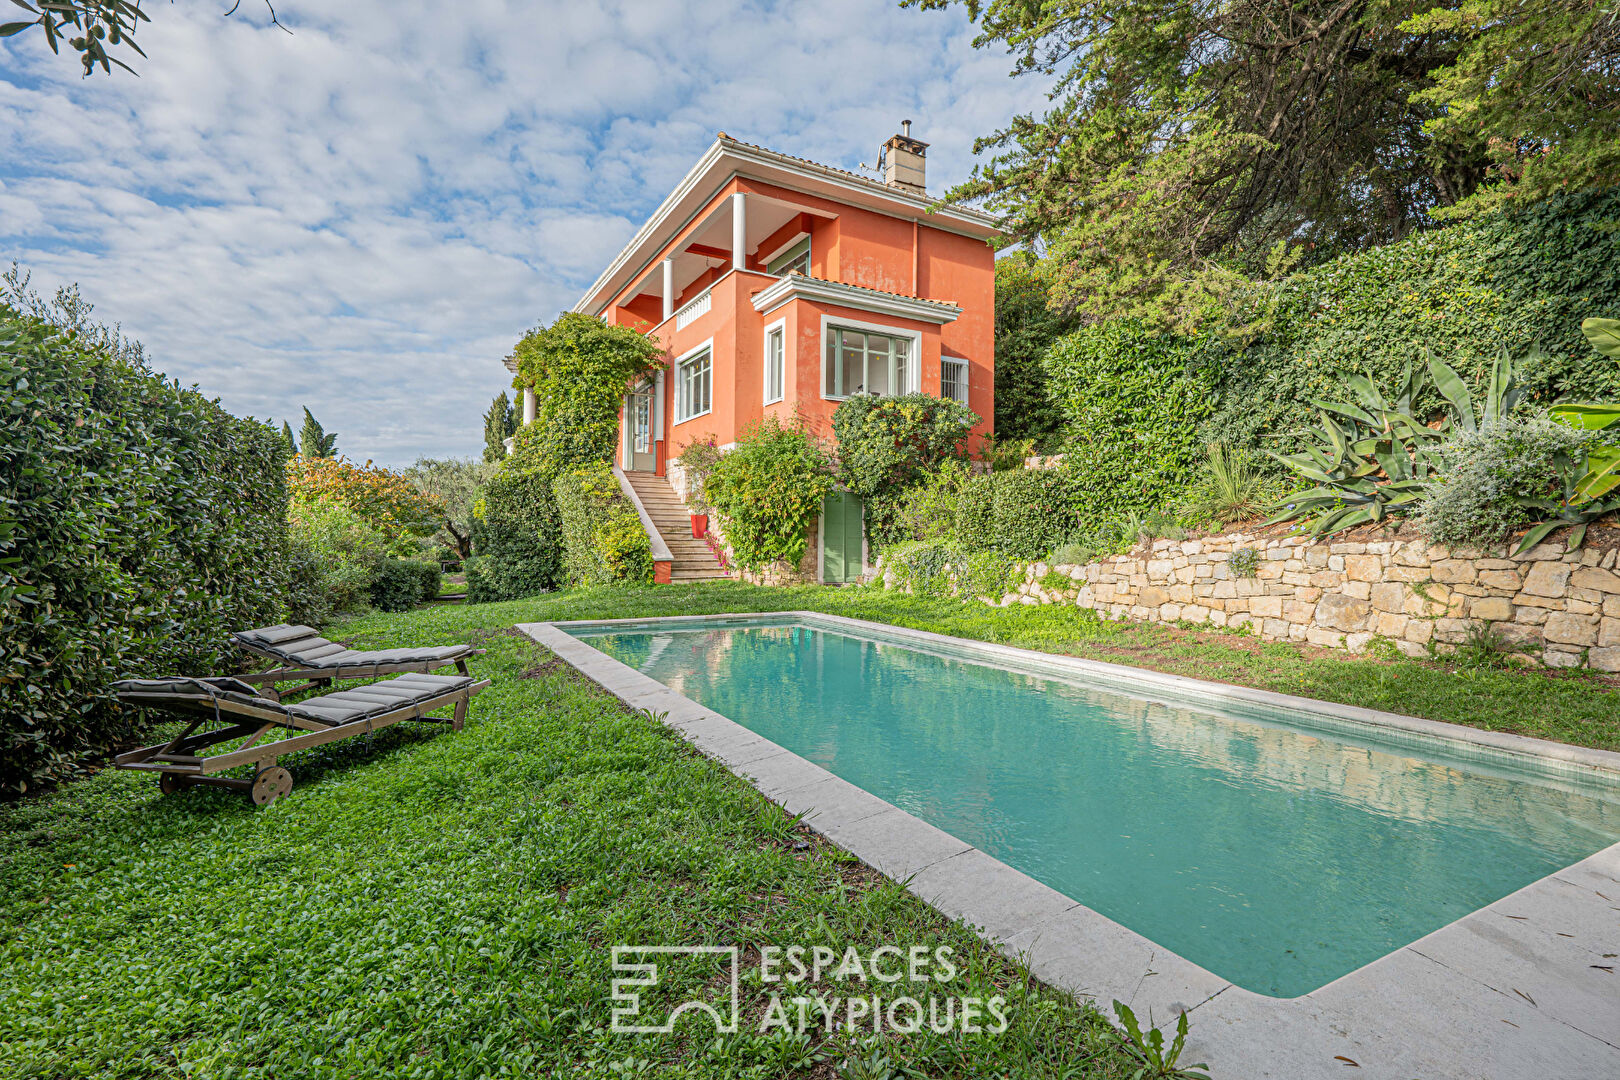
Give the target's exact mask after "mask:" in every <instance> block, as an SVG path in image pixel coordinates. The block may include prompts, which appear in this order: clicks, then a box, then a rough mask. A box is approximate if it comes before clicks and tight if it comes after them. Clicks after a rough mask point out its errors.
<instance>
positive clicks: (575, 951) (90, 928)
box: [0, 593, 1131, 1078]
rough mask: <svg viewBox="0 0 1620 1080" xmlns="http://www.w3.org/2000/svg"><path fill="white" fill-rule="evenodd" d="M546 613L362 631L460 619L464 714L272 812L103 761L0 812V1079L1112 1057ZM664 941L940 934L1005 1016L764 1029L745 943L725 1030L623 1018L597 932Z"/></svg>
mask: <svg viewBox="0 0 1620 1080" xmlns="http://www.w3.org/2000/svg"><path fill="white" fill-rule="evenodd" d="M648 595H649V596H654V595H657V594H653V593H649V594H648ZM677 595H681V594H676V593H670V594H669V598H670V599H671V600H673V599H674V598H675V597H676V596H677ZM716 599H717V600H718V597H716ZM660 602H662V601H660ZM564 603H565V604H566V603H568V602H566V601H565V602H564ZM576 603H577V604H588V603H589V601H588V600H587V599H586V598H583V597H582V598H576ZM569 610H570V611H571V612H572V613H578V612H579V611H581V610H583V608H581V607H579V606H573V607H570V608H569ZM533 613H534V606H533V605H532V604H531V605H503V606H480V607H471V608H469V607H434V608H429V609H425V610H421V611H417V612H412V613H406V614H401V615H375V616H371V617H368V618H366V619H364V620H361V621H360V622H357V623H354V624H352V625H351V626H349V627H347V628H346V630H347V633H348V634H349V635H354V636H358V637H360V638H361V639H362V640H364V641H365V642H366V643H367V644H370V645H376V646H395V645H409V644H420V643H427V642H443V641H455V640H467V639H469V638H472V639H476V640H478V641H479V643H480V644H482V645H484V646H485V647H487V648H488V650H489V651H488V653H487V655H485V656H484V657H481V658H479V659H478V660H477V661H476V662H475V671H476V674H478V675H479V676H481V677H484V678H489V679H492V680H494V683H493V685H492V686H491V687H490V688H489V689H487V690H485V691H484V692H483V693H482V694H480V695H479V697H478V698H477V699H476V700H475V702H474V707H473V709H472V712H471V715H470V717H469V720H468V724H467V727H466V729H465V730H464V731H462V732H460V733H451V732H449V731H448V730H445V729H441V728H431V729H428V728H415V727H410V728H407V726H405V725H401V727H396V728H391V729H388V730H387V731H385V732H383V733H380V734H378V735H376V736H370V737H361V738H357V739H353V740H347V741H345V742H342V743H338V744H334V745H333V746H331V747H324V748H320V749H318V750H314V751H308V752H305V753H303V754H300V755H295V756H293V757H291V758H288V759H286V761H285V764H287V765H288V766H289V767H290V768H291V769H292V770H293V771H294V775H295V776H296V778H297V786H296V787H295V788H294V790H293V792H292V794H291V796H290V797H288V798H284V799H282V800H281V801H280V802H278V803H276V804H274V805H273V806H271V807H268V808H265V809H254V808H252V807H250V806H249V805H247V804H246V802H245V801H243V800H242V799H241V798H240V797H239V796H234V795H230V794H227V793H224V792H219V791H213V790H206V789H205V790H196V791H189V792H185V793H181V794H178V795H175V796H171V797H160V796H159V795H158V793H157V788H156V785H155V783H154V782H153V781H152V780H151V779H150V778H149V777H145V776H140V775H136V774H131V773H127V772H119V771H115V770H110V769H109V770H104V771H102V772H100V773H98V774H96V775H94V776H92V777H90V778H89V779H87V780H84V781H82V782H78V783H74V784H70V785H66V786H64V787H62V788H60V789H57V790H56V791H53V792H50V793H47V794H46V795H44V796H41V797H37V798H34V799H30V800H27V801H24V802H21V803H16V804H12V805H10V806H7V807H4V808H0V897H3V899H0V970H3V971H4V975H3V976H0V1075H3V1076H8V1077H9V1076H17V1077H23V1076H39V1077H69V1076H105V1077H136V1076H139V1077H150V1076H180V1075H190V1076H205V1077H272V1076H273V1077H292V1076H297V1077H306V1076H311V1077H340V1076H341V1077H369V1076H398V1077H472V1076H484V1075H512V1076H523V1077H529V1076H570V1077H575V1076H580V1077H597V1076H600V1077H626V1076H643V1075H659V1076H682V1077H760V1078H774V1077H829V1076H850V1077H856V1076H873V1077H888V1076H895V1077H898V1076H923V1075H926V1076H931V1077H964V1078H965V1077H980V1076H1018V1077H1025V1076H1027V1077H1059V1076H1071V1077H1097V1078H1107V1077H1120V1076H1125V1075H1129V1073H1130V1071H1131V1070H1130V1068H1128V1066H1127V1059H1126V1058H1125V1056H1124V1055H1123V1052H1122V1051H1121V1049H1120V1048H1119V1045H1118V1043H1117V1041H1116V1040H1115V1038H1114V1037H1113V1035H1112V1034H1111V1030H1110V1029H1109V1027H1108V1026H1107V1024H1106V1023H1105V1022H1104V1021H1103V1020H1102V1019H1101V1017H1100V1016H1099V1015H1098V1014H1097V1013H1096V1012H1095V1011H1094V1010H1093V1009H1092V1008H1091V1007H1090V1006H1089V1005H1085V1004H1081V1003H1079V1002H1077V1001H1076V1000H1075V999H1073V998H1070V997H1068V996H1066V995H1063V994H1060V993H1058V992H1056V991H1053V990H1051V989H1049V988H1046V987H1043V986H1041V985H1040V984H1038V983H1034V982H1032V981H1031V980H1029V979H1028V978H1027V975H1026V973H1024V972H1023V971H1021V970H1020V969H1019V968H1018V967H1016V966H1015V965H1013V964H1012V963H1010V962H1008V961H1007V960H1005V959H1004V958H1002V957H1001V956H1000V955H999V954H998V953H996V952H995V951H993V950H991V949H990V948H988V947H987V946H985V945H983V944H982V943H980V942H979V941H978V940H977V938H976V937H975V936H974V935H973V934H972V933H971V932H970V931H968V930H967V929H965V928H964V927H962V926H959V925H952V924H950V923H947V922H946V921H945V920H944V919H943V918H941V917H940V916H939V915H937V913H935V912H933V911H932V910H931V909H929V908H927V907H926V906H924V905H923V904H922V903H921V902H919V901H917V900H916V899H914V898H913V897H911V896H910V895H909V894H908V893H906V892H905V891H904V890H903V889H901V888H900V887H898V886H896V885H895V884H893V883H891V882H887V881H885V880H883V879H881V878H879V877H877V876H876V875H875V874H873V873H872V872H871V871H869V870H867V869H866V868H864V867H862V866H861V865H859V864H858V863H855V862H853V861H852V860H850V859H849V857H848V856H846V855H844V854H843V853H841V852H839V851H838V850H836V849H834V848H832V847H830V846H828V845H826V844H825V843H823V842H821V841H819V840H817V839H816V838H815V837H813V835H811V834H809V833H808V832H806V831H804V830H802V829H800V828H799V827H797V826H796V824H795V822H794V821H792V820H791V819H790V818H789V817H788V816H787V815H786V814H784V813H783V812H782V811H781V810H780V809H779V808H777V807H775V806H774V805H772V804H770V803H768V802H767V801H766V800H765V799H763V798H762V797H761V796H760V795H758V794H757V793H756V792H754V791H753V790H752V789H751V788H749V787H748V786H747V785H745V784H744V783H742V782H741V781H739V780H738V779H736V778H735V777H733V776H732V775H731V774H730V773H729V772H727V771H726V770H725V769H723V768H721V767H720V766H718V765H716V764H714V763H712V762H710V761H708V760H707V759H705V758H703V757H701V756H699V755H698V754H696V753H695V752H693V751H692V750H691V749H690V748H689V747H687V746H686V745H685V744H684V743H682V742H681V741H680V740H679V739H677V738H676V737H674V736H673V735H672V734H670V733H669V732H668V731H667V730H666V729H665V728H664V727H663V726H662V725H661V724H659V723H658V722H657V721H656V720H655V719H653V718H651V717H649V716H647V715H646V714H640V713H634V712H630V711H628V710H626V709H624V708H622V707H621V706H620V705H619V704H618V703H617V702H616V701H614V700H612V699H609V698H607V697H606V696H604V695H603V694H602V693H600V692H599V691H598V690H596V689H595V688H594V687H593V686H591V685H590V684H588V683H586V682H585V681H584V680H583V679H581V678H580V677H579V676H577V675H576V674H574V673H573V672H572V671H571V670H570V669H567V668H565V667H563V666H561V665H560V664H558V663H557V662H556V661H555V660H553V659H551V658H550V657H549V655H548V654H546V653H545V652H544V650H542V649H540V648H539V647H538V646H535V645H533V644H532V643H530V642H529V641H528V640H527V639H525V638H521V637H517V636H514V635H513V634H511V633H510V632H501V630H500V628H501V627H502V626H504V625H509V624H510V622H511V621H512V619H513V618H514V617H516V616H518V615H522V616H523V617H529V616H530V615H532V614H533ZM484 628H490V630H485V629H484ZM491 631H493V632H491ZM656 943H672V944H700V943H701V944H735V945H738V946H740V947H742V948H743V949H744V950H747V951H748V952H746V953H745V956H748V955H752V950H756V949H758V948H759V947H760V946H763V945H767V944H773V943H774V944H783V945H786V944H802V945H806V946H814V945H826V946H828V947H830V948H832V949H834V950H836V951H837V952H839V953H840V954H841V953H842V952H843V951H844V950H845V949H846V948H848V947H850V946H854V947H857V948H860V949H861V950H863V952H869V951H870V950H871V949H873V948H876V947H877V946H879V945H884V944H893V945H898V946H901V947H910V946H913V945H921V946H925V947H927V948H928V949H934V948H938V947H950V948H951V949H953V950H954V952H955V960H956V963H957V964H958V965H959V967H960V968H961V971H960V974H959V975H958V976H957V977H956V979H955V980H953V981H951V982H950V983H948V984H946V985H944V986H943V987H940V988H939V990H938V992H940V993H948V994H954V995H966V996H980V997H990V996H993V995H997V994H999V995H1002V996H1003V997H1004V998H1005V999H1006V1001H1007V1006H1006V1010H1007V1015H1008V1019H1009V1021H1010V1027H1009V1029H1008V1030H1007V1031H1006V1032H1005V1033H1004V1034H1001V1035H990V1034H982V1035H968V1036H962V1035H957V1036H941V1035H935V1034H932V1033H928V1032H926V1030H925V1031H924V1032H923V1033H919V1034H915V1035H908V1036H892V1035H885V1036H881V1037H873V1036H871V1035H870V1034H868V1035H865V1036H864V1037H863V1036H855V1035H845V1034H840V1033H835V1034H833V1035H828V1034H826V1033H824V1032H823V1030H822V1029H821V1028H820V1027H816V1026H812V1027H811V1029H810V1032H809V1033H808V1034H807V1035H806V1036H804V1037H798V1036H796V1035H784V1034H781V1033H772V1034H769V1035H760V1034H757V1033H751V1031H757V1025H758V1019H759V1017H760V1015H761V1014H762V1010H763V1008H764V1005H765V1000H766V999H765V988H764V987H763V985H762V984H761V983H760V981H759V976H758V974H757V972H758V968H757V966H754V967H752V968H751V967H750V966H749V965H748V964H747V963H745V964H744V967H743V972H744V983H743V1001H744V1021H743V1027H742V1033H740V1034H738V1035H735V1036H728V1037H726V1038H723V1039H717V1038H715V1037H714V1034H713V1031H712V1028H711V1029H710V1031H709V1032H708V1033H707V1034H705V1032H704V1031H703V1030H702V1028H701V1026H700V1025H699V1024H697V1023H696V1022H695V1021H694V1022H691V1023H683V1024H682V1026H681V1027H680V1028H679V1029H678V1030H677V1033H676V1034H674V1035H669V1036H635V1035H614V1034H610V1033H609V1032H608V1030H607V1026H608V1022H609V1010H610V1003H609V999H608V993H609V986H610V978H611V958H610V948H611V946H612V945H615V944H656ZM751 971H752V975H750V972H751ZM716 975H717V972H716V968H715V965H714V964H713V963H709V964H707V965H704V964H698V965H696V966H695V967H688V968H683V969H681V970H678V971H676V972H675V973H673V974H671V973H668V972H666V974H665V978H666V980H667V981H666V982H665V983H664V984H662V985H661V986H660V988H659V990H658V991H656V992H648V993H647V1000H648V1001H649V1002H651V1003H653V1005H654V1006H656V1005H658V1004H662V1005H663V1006H664V1007H665V1008H666V1009H667V1008H668V1007H669V1006H670V1005H671V1004H673V1003H675V1002H677V1001H679V1000H682V999H683V998H684V996H685V995H686V994H687V993H691V992H695V993H697V994H698V995H699V996H700V997H703V998H705V999H709V1000H716V999H719V998H720V997H722V996H723V990H722V988H721V987H720V986H719V984H718V983H717V981H716ZM822 989H823V990H824V991H826V992H831V993H835V994H848V993H855V994H861V993H865V994H870V993H872V992H873V987H871V986H868V985H865V984H852V985H847V986H843V987H840V986H839V985H837V984H833V985H827V984H825V983H824V984H823V986H822ZM902 1070H911V1071H902Z"/></svg>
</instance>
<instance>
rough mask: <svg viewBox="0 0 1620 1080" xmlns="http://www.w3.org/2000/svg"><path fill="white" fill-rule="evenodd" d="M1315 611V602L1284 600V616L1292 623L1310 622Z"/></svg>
mask: <svg viewBox="0 0 1620 1080" xmlns="http://www.w3.org/2000/svg"><path fill="white" fill-rule="evenodd" d="M1315 611H1316V605H1315V604H1308V603H1306V602H1305V601H1303V600H1285V601H1283V606H1282V616H1283V618H1285V619H1287V620H1288V621H1289V622H1291V623H1308V622H1310V621H1311V616H1312V615H1313V614H1314V613H1315Z"/></svg>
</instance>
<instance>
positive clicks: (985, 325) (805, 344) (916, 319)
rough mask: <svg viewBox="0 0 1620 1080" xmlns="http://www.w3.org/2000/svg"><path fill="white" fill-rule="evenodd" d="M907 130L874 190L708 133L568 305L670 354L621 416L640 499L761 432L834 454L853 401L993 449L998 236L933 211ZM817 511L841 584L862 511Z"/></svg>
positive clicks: (627, 466)
mask: <svg viewBox="0 0 1620 1080" xmlns="http://www.w3.org/2000/svg"><path fill="white" fill-rule="evenodd" d="M905 129H906V130H905V133H903V134H898V135H895V136H893V137H892V138H890V139H889V140H888V141H887V142H886V143H885V144H884V146H883V148H882V152H881V157H880V169H881V172H882V179H881V180H880V179H877V178H876V177H865V176H860V175H857V174H855V173H851V172H847V171H845V170H842V169H836V168H831V167H828V166H825V165H820V164H817V163H815V162H811V161H806V160H803V159H801V158H796V157H790V156H788V155H786V154H781V153H777V152H775V151H772V150H767V149H764V148H762V147H758V146H753V145H750V144H747V143H743V142H739V141H737V140H735V139H732V138H730V137H728V136H727V135H726V134H725V133H724V132H722V133H720V135H719V136H718V137H717V138H716V140H715V142H714V144H713V145H712V146H711V147H710V148H709V149H708V151H707V152H706V153H705V154H704V155H703V157H702V158H701V159H700V160H699V161H698V162H697V164H696V165H695V166H693V168H692V170H691V171H690V172H688V173H687V174H686V176H685V177H684V178H683V179H682V180H681V182H680V184H678V185H677V186H676V188H675V190H674V191H673V192H671V193H670V195H669V197H668V198H667V199H665V200H664V202H663V204H662V205H661V206H659V207H658V209H657V211H656V212H654V214H653V215H652V217H651V218H649V219H648V221H647V222H646V224H644V225H643V226H642V227H641V229H640V230H639V231H638V232H637V233H636V234H635V236H634V237H633V238H632V239H631V240H630V242H629V243H628V244H627V245H626V246H625V248H624V249H623V250H622V251H621V252H620V253H619V254H618V255H617V256H616V257H615V258H614V259H613V261H612V263H610V264H609V265H608V267H607V268H606V269H605V270H603V272H602V274H601V276H600V277H599V278H597V280H596V282H595V283H594V284H593V285H592V286H591V287H590V289H589V290H588V291H587V292H586V293H585V295H584V296H583V297H582V298H581V299H580V301H579V303H578V304H576V305H575V307H574V310H575V311H580V312H584V313H587V314H590V315H595V316H599V317H601V318H603V319H605V320H606V321H608V322H610V323H614V324H618V325H623V326H629V327H633V328H634V329H636V330H638V331H640V332H642V333H645V334H648V335H650V336H652V337H655V338H656V339H657V340H658V341H659V343H660V344H661V345H662V346H663V347H664V349H665V353H666V356H667V359H668V363H667V366H666V368H665V369H664V370H661V371H660V372H658V373H657V374H656V375H655V376H653V377H652V378H649V379H648V380H646V381H645V382H643V383H641V384H640V385H637V386H634V387H631V388H629V390H628V392H627V394H626V397H625V404H624V409H623V412H622V414H621V417H620V439H619V461H618V464H619V466H620V468H621V469H622V470H623V471H624V472H625V473H626V474H627V475H628V478H629V479H630V480H631V481H634V482H635V483H636V487H637V488H638V489H644V488H646V487H647V486H648V484H649V482H650V481H651V479H652V478H653V477H667V476H668V475H669V472H670V462H671V461H672V460H673V459H676V458H678V457H679V456H680V453H681V450H682V448H684V447H685V446H686V445H688V444H689V443H691V442H693V441H694V440H709V439H713V440H714V441H715V442H716V443H717V444H718V445H720V446H722V447H724V446H726V445H728V444H731V443H734V442H735V441H736V440H737V438H738V436H739V434H740V433H741V432H742V431H744V430H745V429H746V428H747V427H748V426H749V425H750V424H752V423H754V422H756V421H758V420H760V419H761V418H763V417H766V416H775V417H777V418H779V419H781V420H783V421H784V422H788V421H792V420H793V419H795V418H798V419H799V420H801V421H802V422H804V423H806V424H807V425H808V426H809V427H810V429H811V430H812V431H814V432H816V433H817V434H820V435H824V436H826V437H828V438H830V437H831V435H832V416H833V413H834V411H835V410H836V409H837V407H838V404H839V403H840V402H841V401H843V400H845V399H846V398H849V397H851V396H853V395H857V394H901V393H910V392H917V391H920V392H922V393H925V394H936V395H940V396H943V397H950V398H955V399H956V400H958V401H961V402H963V403H965V404H966V405H968V406H969V407H970V408H972V409H973V411H974V412H976V413H977V414H978V415H979V416H980V417H982V418H983V419H982V420H981V422H980V423H979V424H978V426H977V427H975V428H974V431H975V433H977V434H981V435H982V434H988V433H990V431H991V424H992V420H991V418H992V409H993V404H994V385H995V355H994V344H995V334H994V323H995V258H994V254H993V251H992V249H991V247H990V244H989V241H991V240H992V239H993V238H995V237H996V236H997V235H998V229H997V226H996V223H995V220H994V219H993V218H991V217H989V216H988V215H985V214H982V213H979V212H977V211H974V210H970V209H965V208H958V207H941V206H938V205H937V203H936V202H935V201H934V200H933V199H931V198H930V197H929V196H928V194H927V191H926V172H925V170H926V152H927V144H926V143H922V142H919V141H918V140H916V139H913V138H911V137H910V134H909V129H910V122H909V121H908V122H907V123H906V125H905ZM526 413H530V414H531V415H532V412H531V410H530V409H529V408H526ZM528 418H529V415H526V417H525V419H528ZM676 471H677V473H678V469H677V470H676ZM828 509H829V512H828V513H826V514H823V525H824V527H823V529H822V530H821V531H822V532H823V533H824V532H825V531H826V530H825V525H826V523H827V522H828V521H829V520H833V521H835V523H836V524H837V525H838V528H837V531H838V532H839V534H840V538H837V539H833V540H828V539H826V538H824V537H823V538H820V539H818V542H817V544H816V548H817V552H816V559H817V562H818V569H817V571H816V577H817V579H818V580H823V581H839V580H852V579H853V578H854V577H855V576H858V575H859V573H860V572H861V570H862V569H864V565H865V557H864V555H865V553H864V550H863V549H862V548H861V546H860V531H861V530H860V513H861V511H860V507H859V506H858V505H856V504H853V503H852V501H851V500H849V499H848V498H847V497H846V498H841V501H840V505H839V506H837V507H829V508H828ZM851 520H853V525H852V526H851V525H850V524H849V522H850V521H851ZM851 545H853V550H851ZM829 548H831V549H835V550H830V551H829V550H827V549H829Z"/></svg>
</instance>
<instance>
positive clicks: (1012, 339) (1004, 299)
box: [995, 251, 1079, 449]
mask: <svg viewBox="0 0 1620 1080" xmlns="http://www.w3.org/2000/svg"><path fill="white" fill-rule="evenodd" d="M1047 269H1048V266H1047V264H1043V263H1042V262H1041V261H1040V260H1039V259H1036V258H1035V257H1034V255H1033V254H1032V253H1030V252H1023V251H1021V252H1014V253H1012V254H1009V255H1005V256H1003V257H1002V258H1000V259H997V260H996V423H995V432H996V438H997V439H1000V440H1005V439H1013V440H1023V439H1033V440H1034V441H1035V444H1036V446H1037V447H1040V448H1042V449H1047V448H1050V447H1052V446H1053V445H1054V444H1055V442H1056V441H1057V438H1058V431H1059V429H1060V428H1061V427H1062V424H1063V415H1062V412H1061V410H1059V409H1058V407H1057V404H1056V403H1055V402H1053V400H1052V397H1051V394H1049V393H1048V392H1047V384H1046V373H1045V372H1044V371H1042V370H1041V358H1042V357H1043V356H1045V355H1046V350H1047V349H1048V348H1050V347H1051V345H1052V342H1054V341H1056V340H1057V339H1058V338H1060V337H1062V336H1063V335H1064V334H1066V333H1068V332H1069V331H1071V330H1073V329H1075V327H1076V326H1077V325H1079V319H1077V318H1076V317H1075V316H1074V315H1072V314H1068V313H1065V312H1063V311H1061V310H1059V309H1058V308H1055V307H1054V306H1053V305H1052V291H1051V282H1050V280H1049V279H1048V278H1047V276H1046V273H1045V271H1046V270H1047Z"/></svg>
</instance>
